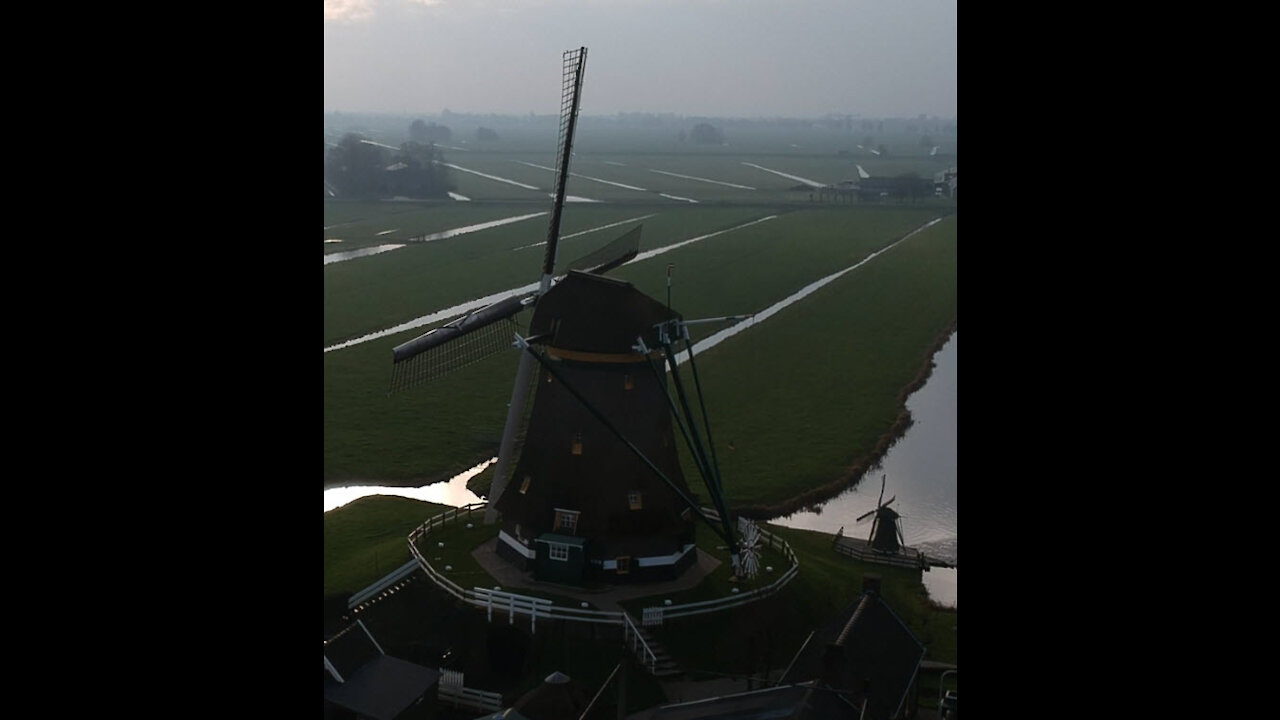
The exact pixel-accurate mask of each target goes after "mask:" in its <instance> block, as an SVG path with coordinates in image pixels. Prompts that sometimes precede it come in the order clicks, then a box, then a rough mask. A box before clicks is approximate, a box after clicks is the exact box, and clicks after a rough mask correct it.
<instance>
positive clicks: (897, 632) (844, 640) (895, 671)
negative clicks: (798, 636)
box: [785, 592, 925, 720]
mask: <svg viewBox="0 0 1280 720" xmlns="http://www.w3.org/2000/svg"><path fill="white" fill-rule="evenodd" d="M924 652H925V648H924V645H922V644H921V643H920V641H919V640H917V639H916V637H915V635H914V634H913V633H912V632H911V630H910V629H909V628H908V627H907V626H906V624H905V623H903V622H902V620H901V619H900V618H899V617H898V616H897V614H896V613H894V612H893V610H892V609H890V607H889V606H888V605H887V604H885V602H884V600H883V599H882V598H881V597H880V595H879V594H878V593H874V592H867V593H864V594H863V595H862V596H861V597H860V598H859V599H858V600H857V601H855V602H854V603H852V604H851V605H849V606H848V607H847V608H845V610H844V611H843V612H841V614H840V615H839V616H838V617H837V618H836V619H835V620H834V621H833V622H831V623H828V624H827V625H824V626H823V627H821V628H819V629H818V630H817V631H815V633H814V636H813V637H812V638H811V639H810V640H809V643H808V644H807V645H806V646H805V648H804V650H803V651H801V654H800V656H799V657H797V658H796V661H795V664H794V666H793V667H792V668H791V671H790V672H788V673H787V677H786V678H785V679H786V680H788V681H792V682H794V681H807V680H814V679H816V680H818V682H819V684H820V685H823V686H826V687H829V688H833V689H835V690H840V691H843V692H844V697H845V698H847V699H849V700H850V701H851V702H853V703H854V704H855V705H856V706H858V707H861V706H862V701H863V700H864V699H865V700H866V701H867V703H868V705H867V713H866V720H888V719H889V718H892V717H894V715H895V713H897V712H898V711H899V709H901V707H902V705H903V702H904V701H905V699H906V697H907V693H908V691H909V690H910V688H911V684H912V682H913V681H914V680H915V677H916V673H917V671H918V669H919V667H920V662H921V661H922V660H923V659H924Z"/></svg>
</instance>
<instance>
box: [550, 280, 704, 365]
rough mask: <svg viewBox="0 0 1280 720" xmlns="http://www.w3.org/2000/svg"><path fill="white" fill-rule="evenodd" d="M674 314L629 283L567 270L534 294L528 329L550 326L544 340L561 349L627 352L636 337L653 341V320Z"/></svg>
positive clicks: (654, 345)
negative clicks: (535, 301)
mask: <svg viewBox="0 0 1280 720" xmlns="http://www.w3.org/2000/svg"><path fill="white" fill-rule="evenodd" d="M679 317H680V315H679V314H678V313H675V312H672V311H671V310H670V309H669V308H667V307H666V306H665V305H663V304H662V303H660V302H658V301H657V300H654V299H653V298H651V297H649V296H648V295H645V294H644V293H642V292H640V291H639V290H636V289H635V287H633V286H632V285H631V283H628V282H624V281H622V280H615V279H613V278H608V277H604V276H602V275H592V274H590V273H583V272H577V271H570V272H569V274H568V275H567V276H565V278H564V279H563V280H561V281H560V282H558V283H556V284H555V286H554V287H552V288H551V290H549V291H548V292H547V294H546V295H543V296H542V297H541V298H539V299H538V304H537V305H536V306H535V307H534V311H533V318H532V319H531V320H530V321H529V332H530V334H532V335H541V334H544V333H551V332H554V335H553V337H552V338H551V339H550V340H549V341H548V344H550V345H552V346H554V347H557V348H561V349H564V350H576V351H584V352H598V353H631V352H635V351H634V350H632V346H634V345H635V344H636V338H637V337H643V338H644V340H645V342H646V343H647V344H648V345H649V347H651V348H652V347H656V346H657V333H656V331H655V330H654V325H656V324H658V323H660V322H662V321H664V320H669V319H672V318H679Z"/></svg>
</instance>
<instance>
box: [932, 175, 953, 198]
mask: <svg viewBox="0 0 1280 720" xmlns="http://www.w3.org/2000/svg"><path fill="white" fill-rule="evenodd" d="M933 192H934V194H935V195H941V196H943V197H949V198H951V199H953V200H954V199H955V197H956V169H955V168H947V169H946V170H943V171H942V172H940V173H937V174H935V175H934V176H933Z"/></svg>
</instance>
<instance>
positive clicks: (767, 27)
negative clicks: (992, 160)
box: [324, 0, 958, 118]
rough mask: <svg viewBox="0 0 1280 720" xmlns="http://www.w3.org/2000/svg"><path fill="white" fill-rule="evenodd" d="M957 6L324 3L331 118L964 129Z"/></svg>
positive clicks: (817, 1)
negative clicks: (582, 64)
mask: <svg viewBox="0 0 1280 720" xmlns="http://www.w3.org/2000/svg"><path fill="white" fill-rule="evenodd" d="M956 5H957V0H324V109H325V110H326V111H330V110H343V111H349V112H395V113H429V114H435V113H439V112H440V111H441V110H443V109H444V108H448V109H449V110H451V111H453V112H475V113H490V112H493V113H510V114H526V113H530V112H532V113H537V114H540V115H544V114H545V115H558V114H559V112H560V60H561V55H562V53H563V52H564V51H565V50H569V49H573V48H577V47H581V46H586V47H587V69H586V78H585V86H584V88H583V101H582V112H583V113H584V114H589V115H611V114H614V113H618V112H654V113H667V112H669V113H676V114H678V115H720V116H736V117H778V116H791V117H812V116H819V115H825V114H827V113H841V114H861V115H863V116H867V117H915V116H916V115H919V114H921V113H924V114H925V115H930V116H938V117H941V118H952V117H955V116H956V106H957V73H956V64H957V53H956V48H957V42H958V39H957V35H956V32H957V11H956V10H957V9H956Z"/></svg>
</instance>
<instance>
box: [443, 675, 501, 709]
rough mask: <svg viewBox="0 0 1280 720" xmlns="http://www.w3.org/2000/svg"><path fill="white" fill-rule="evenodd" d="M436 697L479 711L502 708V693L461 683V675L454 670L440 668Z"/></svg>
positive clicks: (456, 705)
mask: <svg viewBox="0 0 1280 720" xmlns="http://www.w3.org/2000/svg"><path fill="white" fill-rule="evenodd" d="M436 697H438V698H440V701H441V702H445V703H448V704H450V705H453V706H454V707H465V708H470V709H472V710H479V711H480V712H499V711H501V710H502V695H501V694H500V693H496V692H489V691H487V690H475V689H473V688H467V687H464V685H463V675H462V673H460V672H457V671H455V670H441V671H440V684H439V685H438V686H437V690H436Z"/></svg>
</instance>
